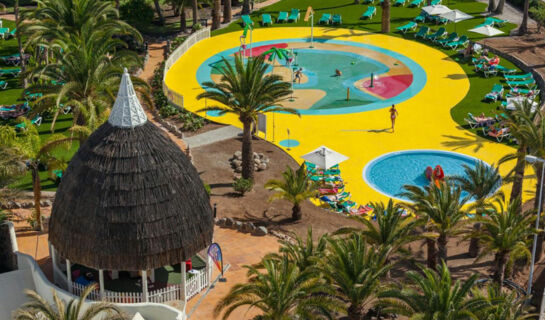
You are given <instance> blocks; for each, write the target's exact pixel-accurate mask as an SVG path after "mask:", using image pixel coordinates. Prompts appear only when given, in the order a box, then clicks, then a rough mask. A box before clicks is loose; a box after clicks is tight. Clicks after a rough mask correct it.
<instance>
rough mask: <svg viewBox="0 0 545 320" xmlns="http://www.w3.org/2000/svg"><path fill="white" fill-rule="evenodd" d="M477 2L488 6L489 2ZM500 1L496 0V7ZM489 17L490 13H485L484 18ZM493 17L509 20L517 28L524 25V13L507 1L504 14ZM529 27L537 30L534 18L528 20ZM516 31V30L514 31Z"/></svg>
mask: <svg viewBox="0 0 545 320" xmlns="http://www.w3.org/2000/svg"><path fill="white" fill-rule="evenodd" d="M477 1H479V2H482V3H486V4H487V5H488V0H477ZM498 1H499V0H496V5H497V4H498ZM488 15H490V13H489V12H484V13H483V16H488ZM492 15H493V16H495V17H497V18H500V19H503V20H507V21H509V22H511V23H514V24H516V25H517V27H518V26H520V24H521V23H522V11H520V10H519V9H517V8H515V7H513V6H512V5H511V4H510V3H508V2H507V1H505V6H504V7H503V13H502V14H499V15H494V14H492ZM528 27H529V28H535V27H536V22H535V21H534V20H533V19H532V18H528ZM514 30H516V29H514Z"/></svg>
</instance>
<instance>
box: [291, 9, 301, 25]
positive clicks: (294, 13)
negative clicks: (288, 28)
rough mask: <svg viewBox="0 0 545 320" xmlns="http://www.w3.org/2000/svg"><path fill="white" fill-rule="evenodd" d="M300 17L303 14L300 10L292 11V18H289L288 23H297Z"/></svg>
mask: <svg viewBox="0 0 545 320" xmlns="http://www.w3.org/2000/svg"><path fill="white" fill-rule="evenodd" d="M300 16H301V14H300V13H299V9H291V13H290V16H289V17H288V22H297V20H299V17H300Z"/></svg>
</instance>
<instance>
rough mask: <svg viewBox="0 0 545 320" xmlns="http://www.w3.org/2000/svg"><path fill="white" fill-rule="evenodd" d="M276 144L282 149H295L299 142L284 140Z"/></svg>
mask: <svg viewBox="0 0 545 320" xmlns="http://www.w3.org/2000/svg"><path fill="white" fill-rule="evenodd" d="M278 144H279V145H281V146H282V147H286V148H295V147H297V146H299V141H297V140H294V139H285V140H282V141H280V142H279V143H278Z"/></svg>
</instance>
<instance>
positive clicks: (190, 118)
mask: <svg viewBox="0 0 545 320" xmlns="http://www.w3.org/2000/svg"><path fill="white" fill-rule="evenodd" d="M178 120H180V121H182V123H183V124H182V130H184V131H197V130H199V129H200V128H202V127H203V126H204V125H205V123H206V119H204V118H203V117H200V116H198V115H196V114H194V113H193V112H189V111H186V110H182V111H180V112H179V114H178Z"/></svg>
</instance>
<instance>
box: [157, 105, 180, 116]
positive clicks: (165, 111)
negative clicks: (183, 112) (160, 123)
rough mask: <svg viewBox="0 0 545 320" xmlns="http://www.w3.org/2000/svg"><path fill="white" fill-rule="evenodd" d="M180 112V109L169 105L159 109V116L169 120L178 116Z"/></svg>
mask: <svg viewBox="0 0 545 320" xmlns="http://www.w3.org/2000/svg"><path fill="white" fill-rule="evenodd" d="M178 112H179V111H178V109H176V108H175V107H173V106H171V105H170V104H168V103H167V104H166V105H164V106H162V107H161V108H160V109H159V114H160V115H161V117H163V118H168V117H170V116H173V115H176V114H178Z"/></svg>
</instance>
